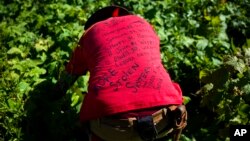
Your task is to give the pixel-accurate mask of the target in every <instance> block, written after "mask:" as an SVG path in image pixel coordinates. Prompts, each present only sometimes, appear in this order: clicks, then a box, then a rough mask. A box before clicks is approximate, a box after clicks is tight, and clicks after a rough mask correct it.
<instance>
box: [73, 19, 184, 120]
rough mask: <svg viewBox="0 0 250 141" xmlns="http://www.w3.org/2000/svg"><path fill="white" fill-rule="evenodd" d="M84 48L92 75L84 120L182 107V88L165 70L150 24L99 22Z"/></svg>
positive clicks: (81, 49)
mask: <svg viewBox="0 0 250 141" xmlns="http://www.w3.org/2000/svg"><path fill="white" fill-rule="evenodd" d="M79 44H80V47H79V50H78V53H80V52H81V56H82V57H84V58H83V59H84V60H83V61H84V63H83V64H85V67H86V68H87V69H88V70H89V71H90V80H89V89H88V94H87V95H86V97H85V99H84V102H83V109H82V114H81V115H83V116H81V119H82V120H89V119H93V118H99V117H102V116H107V115H112V114H117V113H121V112H127V111H131V110H137V109H145V108H152V107H157V106H166V105H169V104H178V105H179V104H182V96H181V90H180V88H179V87H178V85H177V84H173V83H172V82H171V80H170V77H169V75H168V73H167V72H166V70H165V69H164V67H163V65H162V64H161V58H160V47H159V38H158V36H157V35H156V34H155V32H154V30H153V29H152V27H151V25H150V24H148V23H147V22H146V21H145V20H144V19H142V18H140V17H138V16H135V15H128V16H122V17H112V18H109V19H107V20H105V21H101V22H98V23H96V24H95V25H93V26H92V27H91V28H90V29H89V30H88V31H87V32H86V33H85V35H84V36H83V37H82V38H81V40H80V43H79ZM81 66H83V65H82V64H81Z"/></svg>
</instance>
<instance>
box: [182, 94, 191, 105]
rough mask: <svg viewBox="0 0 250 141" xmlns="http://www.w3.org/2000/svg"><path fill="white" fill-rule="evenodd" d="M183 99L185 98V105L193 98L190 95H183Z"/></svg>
mask: <svg viewBox="0 0 250 141" xmlns="http://www.w3.org/2000/svg"><path fill="white" fill-rule="evenodd" d="M183 100H184V102H183V103H184V105H186V104H188V103H189V102H190V101H191V98H190V97H188V96H183Z"/></svg>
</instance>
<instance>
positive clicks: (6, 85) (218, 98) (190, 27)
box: [0, 0, 250, 141]
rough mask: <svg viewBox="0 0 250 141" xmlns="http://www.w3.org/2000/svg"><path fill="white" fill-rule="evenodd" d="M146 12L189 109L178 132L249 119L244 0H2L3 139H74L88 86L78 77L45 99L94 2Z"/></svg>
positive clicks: (222, 131)
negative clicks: (54, 99) (58, 93)
mask: <svg viewBox="0 0 250 141" xmlns="http://www.w3.org/2000/svg"><path fill="white" fill-rule="evenodd" d="M112 3H114V4H118V5H121V6H125V7H127V8H128V9H129V10H130V11H133V13H136V14H138V15H140V16H142V17H144V18H146V19H147V20H148V21H149V22H150V23H151V24H152V25H153V27H154V28H155V29H156V31H157V33H158V34H159V36H160V39H161V51H162V61H163V63H164V65H165V66H166V68H167V69H168V71H169V73H170V74H171V77H172V78H173V79H174V80H175V81H177V82H178V83H180V84H181V87H182V89H183V94H184V95H185V102H186V103H187V107H188V111H189V121H188V127H187V128H186V129H185V130H184V132H183V133H184V134H183V136H182V140H186V141H191V140H207V141H210V140H228V136H229V131H228V130H229V125H232V124H250V121H249V118H250V19H249V17H250V2H249V0H231V1H226V0H212V1H210V0H164V1H163V0H162V1H152V0H119V1H118V0H117V1H116V0H113V1H112V2H111V1H108V0H102V1H98V2H95V1H93V0H87V1H83V0H25V1H24V0H23V1H22V0H1V1H0V61H1V64H0V76H1V77H0V140H77V139H80V138H81V135H80V132H81V129H80V126H79V123H78V113H79V108H80V106H81V102H82V99H83V98H84V95H82V93H85V92H86V90H87V81H88V75H86V76H83V77H81V78H80V79H78V80H77V82H76V83H75V84H74V85H73V86H72V88H71V89H70V90H68V92H67V95H66V96H65V97H64V98H63V99H61V100H59V101H57V102H51V101H49V100H48V99H47V97H49V95H51V93H49V91H50V90H51V89H52V88H53V85H54V84H55V82H56V81H57V80H58V78H59V77H60V72H62V70H63V68H64V64H65V63H66V62H67V61H68V59H69V56H70V53H71V52H72V50H73V48H74V47H75V46H76V44H77V42H78V39H79V37H80V36H81V35H82V33H83V32H84V30H83V25H84V23H85V22H86V20H87V18H88V17H89V16H90V14H92V13H93V12H94V11H95V10H97V9H99V8H101V7H104V6H106V5H110V4H112Z"/></svg>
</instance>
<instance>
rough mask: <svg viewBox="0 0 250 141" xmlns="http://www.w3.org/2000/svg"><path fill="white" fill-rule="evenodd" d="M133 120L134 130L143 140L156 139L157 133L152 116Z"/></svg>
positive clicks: (151, 140) (150, 140)
mask: <svg viewBox="0 0 250 141" xmlns="http://www.w3.org/2000/svg"><path fill="white" fill-rule="evenodd" d="M135 122H136V123H135V130H136V131H137V132H138V134H139V135H140V137H141V139H142V140H143V141H153V140H154V139H156V137H157V134H158V133H157V130H156V128H155V125H154V122H153V117H152V116H146V117H143V118H138V119H137V120H136V121H135Z"/></svg>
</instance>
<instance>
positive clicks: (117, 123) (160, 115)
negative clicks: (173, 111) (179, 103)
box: [99, 108, 167, 127]
mask: <svg viewBox="0 0 250 141" xmlns="http://www.w3.org/2000/svg"><path fill="white" fill-rule="evenodd" d="M166 114H167V108H162V109H160V110H158V111H156V112H155V113H153V114H152V117H153V122H154V124H155V125H156V124H158V123H159V122H160V121H161V120H163V119H164V118H166ZM136 120H137V118H136V117H131V118H126V119H113V118H110V117H103V118H100V119H99V121H100V122H101V123H103V124H106V125H110V126H113V127H133V125H134V124H135V121H136Z"/></svg>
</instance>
